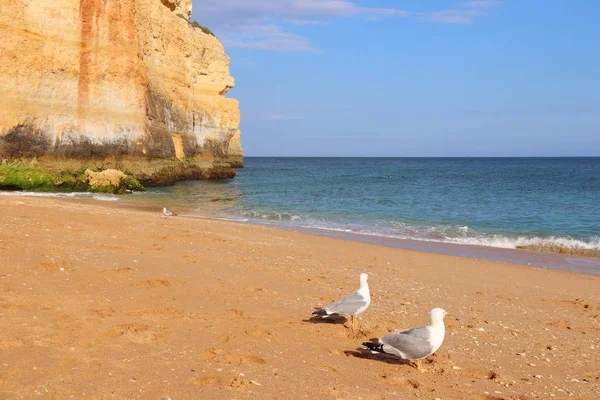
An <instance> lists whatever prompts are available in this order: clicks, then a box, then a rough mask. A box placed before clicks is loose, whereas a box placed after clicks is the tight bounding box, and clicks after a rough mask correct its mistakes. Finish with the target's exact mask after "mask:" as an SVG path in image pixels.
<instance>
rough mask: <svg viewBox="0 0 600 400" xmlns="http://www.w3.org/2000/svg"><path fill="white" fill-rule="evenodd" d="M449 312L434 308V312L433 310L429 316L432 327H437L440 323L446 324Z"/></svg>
mask: <svg viewBox="0 0 600 400" xmlns="http://www.w3.org/2000/svg"><path fill="white" fill-rule="evenodd" d="M446 314H447V312H446V311H445V310H443V309H441V308H434V309H433V310H431V313H430V314H429V317H430V319H431V324H432V325H436V324H439V323H443V322H444V317H445V316H446Z"/></svg>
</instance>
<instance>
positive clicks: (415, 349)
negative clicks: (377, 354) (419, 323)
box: [379, 328, 432, 360]
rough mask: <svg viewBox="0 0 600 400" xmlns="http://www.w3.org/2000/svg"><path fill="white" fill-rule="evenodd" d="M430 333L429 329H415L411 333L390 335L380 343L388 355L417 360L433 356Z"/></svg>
mask: <svg viewBox="0 0 600 400" xmlns="http://www.w3.org/2000/svg"><path fill="white" fill-rule="evenodd" d="M429 337H430V333H429V330H427V328H415V329H411V330H409V331H404V332H397V333H390V334H389V335H385V336H384V337H382V338H381V339H380V340H379V342H381V343H382V344H383V345H384V346H383V350H384V351H385V352H386V353H390V354H395V355H397V356H399V357H401V358H404V359H407V360H416V359H419V358H424V357H427V356H428V355H429V354H431V350H432V347H431V344H430V343H429Z"/></svg>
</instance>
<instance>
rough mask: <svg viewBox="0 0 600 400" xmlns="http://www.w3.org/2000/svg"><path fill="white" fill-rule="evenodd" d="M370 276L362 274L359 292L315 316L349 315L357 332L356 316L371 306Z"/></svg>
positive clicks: (323, 309) (316, 313)
mask: <svg viewBox="0 0 600 400" xmlns="http://www.w3.org/2000/svg"><path fill="white" fill-rule="evenodd" d="M368 279H369V275H367V274H365V273H362V274H360V287H359V288H358V290H357V291H356V292H354V293H352V294H350V295H348V296H346V297H344V298H343V299H341V300H339V301H336V302H335V303H332V304H330V305H328V306H327V307H325V308H322V309H319V310H317V311H315V312H314V313H313V315H316V316H319V317H323V318H327V317H329V316H331V315H340V314H343V315H349V316H350V317H351V318H352V330H353V331H354V330H356V328H357V326H356V316H358V315H360V314H362V313H363V312H365V310H366V309H367V308H369V305H370V304H371V292H369V283H368V282H367V280H368Z"/></svg>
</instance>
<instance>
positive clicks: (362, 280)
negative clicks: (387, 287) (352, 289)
mask: <svg viewBox="0 0 600 400" xmlns="http://www.w3.org/2000/svg"><path fill="white" fill-rule="evenodd" d="M368 279H369V275H367V274H365V273H364V272H363V273H362V274H360V286H364V285H366V284H367V280H368Z"/></svg>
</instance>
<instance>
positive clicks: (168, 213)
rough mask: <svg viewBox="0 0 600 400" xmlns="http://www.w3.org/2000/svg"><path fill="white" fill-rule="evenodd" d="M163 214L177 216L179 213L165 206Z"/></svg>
mask: <svg viewBox="0 0 600 400" xmlns="http://www.w3.org/2000/svg"><path fill="white" fill-rule="evenodd" d="M163 214H165V215H166V216H167V217H175V216H176V215H177V214H175V213H174V212H172V211H169V210H167V208H166V207H163Z"/></svg>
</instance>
